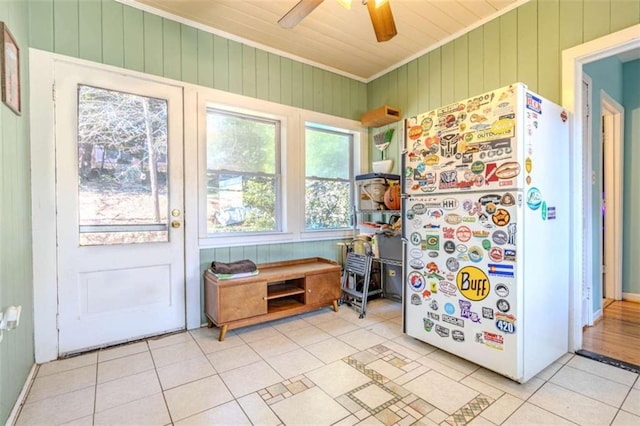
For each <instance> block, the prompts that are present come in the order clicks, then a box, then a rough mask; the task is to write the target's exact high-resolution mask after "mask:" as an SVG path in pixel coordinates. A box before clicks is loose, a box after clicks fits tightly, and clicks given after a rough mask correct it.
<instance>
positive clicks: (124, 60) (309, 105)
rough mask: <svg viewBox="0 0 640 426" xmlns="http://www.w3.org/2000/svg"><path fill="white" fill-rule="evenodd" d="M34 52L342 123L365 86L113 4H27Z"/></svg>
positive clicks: (38, 0) (355, 109) (359, 106)
mask: <svg viewBox="0 0 640 426" xmlns="http://www.w3.org/2000/svg"><path fill="white" fill-rule="evenodd" d="M29 6H30V45H31V47H34V48H37V49H41V50H45V51H49V52H55V53H60V54H62V55H67V56H72V57H77V58H82V59H87V60H90V61H94V62H99V63H104V64H108V65H114V66H117V67H122V68H126V69H130V70H135V71H142V72H146V73H149V74H153V75H158V76H163V77H167V78H170V79H174V80H180V81H184V82H188V83H193V84H198V85H200V86H205V87H212V88H215V89H219V90H224V91H227V92H232V93H237V94H241V95H245V96H249V97H253V98H258V99H264V100H268V101H272V102H277V103H281V104H285V105H291V106H294V107H298V108H304V109H308V110H312V111H317V112H323V113H327V114H331V115H334V116H339V117H346V118H351V119H357V120H359V119H360V116H361V115H362V113H363V112H364V111H366V86H365V84H364V83H361V82H358V81H356V80H352V79H349V78H347V77H343V76H340V75H337V74H334V73H331V72H328V71H324V70H321V69H319V68H315V67H312V66H310V65H305V64H302V63H300V62H296V61H293V60H291V59H287V58H283V57H280V56H278V55H275V54H272V53H267V52H264V51H262V50H259V49H256V48H253V47H250V46H246V45H244V44H242V43H238V42H235V41H231V40H227V39H225V38H223V37H219V36H216V35H212V34H210V33H207V32H205V31H202V30H199V29H195V28H193V27H189V26H187V25H184V24H180V23H177V22H175V21H171V20H169V19H164V18H161V17H158V16H156V15H153V14H150V13H147V12H143V11H141V10H138V9H134V8H132V7H130V6H126V5H123V4H121V3H117V2H115V1H113V0H102V1H101V0H29Z"/></svg>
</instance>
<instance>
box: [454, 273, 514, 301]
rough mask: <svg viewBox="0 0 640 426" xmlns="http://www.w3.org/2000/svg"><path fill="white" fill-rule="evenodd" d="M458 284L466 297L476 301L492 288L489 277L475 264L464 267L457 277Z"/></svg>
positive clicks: (481, 298)
mask: <svg viewBox="0 0 640 426" xmlns="http://www.w3.org/2000/svg"><path fill="white" fill-rule="evenodd" d="M512 268H513V267H512ZM456 284H457V286H458V290H460V293H461V294H462V295H463V296H464V297H465V298H467V299H469V300H473V301H476V302H477V301H480V300H483V299H485V298H486V297H487V296H488V295H489V291H490V290H491V285H490V283H489V278H488V277H487V275H486V274H485V273H484V272H483V271H482V270H481V269H480V268H476V267H475V266H465V267H464V268H462V269H461V270H460V271H459V272H458V275H457V277H456Z"/></svg>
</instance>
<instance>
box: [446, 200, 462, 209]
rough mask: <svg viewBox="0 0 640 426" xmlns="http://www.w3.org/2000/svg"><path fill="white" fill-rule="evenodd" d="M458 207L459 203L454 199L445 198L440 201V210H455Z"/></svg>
mask: <svg viewBox="0 0 640 426" xmlns="http://www.w3.org/2000/svg"><path fill="white" fill-rule="evenodd" d="M459 205H460V202H459V201H458V200H456V199H455V198H445V199H444V200H442V208H443V209H445V210H455V209H457V208H458V206H459Z"/></svg>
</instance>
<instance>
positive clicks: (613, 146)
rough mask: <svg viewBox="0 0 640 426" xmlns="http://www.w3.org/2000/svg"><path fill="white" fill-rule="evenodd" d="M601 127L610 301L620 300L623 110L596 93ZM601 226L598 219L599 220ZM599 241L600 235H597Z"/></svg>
mask: <svg viewBox="0 0 640 426" xmlns="http://www.w3.org/2000/svg"><path fill="white" fill-rule="evenodd" d="M600 116H601V117H602V121H601V123H602V124H603V125H604V126H605V128H607V129H608V131H607V133H606V134H605V132H604V129H601V132H600V133H601V135H602V137H605V136H606V137H608V139H606V140H605V141H604V150H603V156H604V161H605V170H604V176H605V188H603V191H604V193H605V204H606V206H607V210H606V213H605V223H604V224H602V223H601V225H604V227H605V229H608V230H609V232H605V241H604V244H605V247H606V250H605V253H604V256H601V257H604V259H603V260H604V262H603V264H604V265H605V268H606V275H605V283H604V284H605V292H606V294H605V295H602V296H603V297H601V298H600V299H601V300H602V299H603V298H604V297H605V296H606V297H607V298H612V299H614V300H620V299H622V250H623V249H622V237H621V236H622V235H623V233H622V231H623V221H624V216H623V214H624V195H623V194H624V107H623V106H622V105H620V104H619V103H618V102H617V101H616V100H615V99H613V98H612V97H611V96H609V94H608V93H607V92H606V91H604V90H602V89H600ZM600 221H601V222H602V216H600ZM600 239H601V240H602V234H601V235H600Z"/></svg>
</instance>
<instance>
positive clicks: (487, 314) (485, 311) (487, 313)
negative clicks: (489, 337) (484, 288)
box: [482, 306, 493, 319]
mask: <svg viewBox="0 0 640 426" xmlns="http://www.w3.org/2000/svg"><path fill="white" fill-rule="evenodd" d="M482 318H486V319H493V309H491V308H486V307H484V306H483V307H482Z"/></svg>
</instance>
